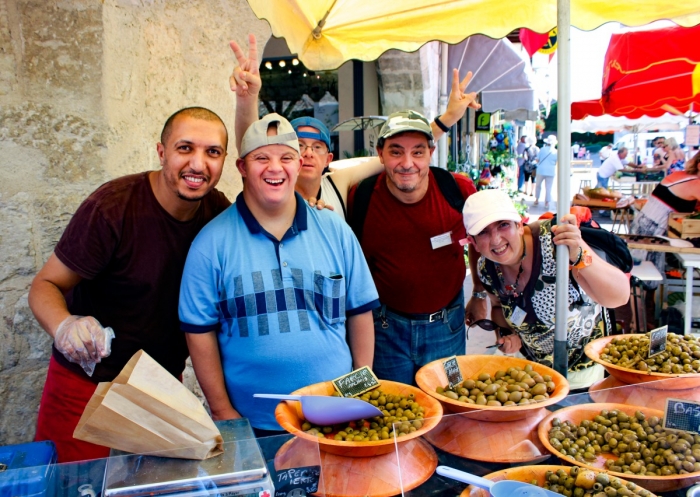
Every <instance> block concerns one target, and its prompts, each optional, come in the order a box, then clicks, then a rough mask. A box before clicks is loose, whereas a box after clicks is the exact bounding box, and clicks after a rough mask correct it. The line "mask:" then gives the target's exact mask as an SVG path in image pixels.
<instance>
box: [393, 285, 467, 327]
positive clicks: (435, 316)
mask: <svg viewBox="0 0 700 497" xmlns="http://www.w3.org/2000/svg"><path fill="white" fill-rule="evenodd" d="M461 296H462V291H461V290H460V291H459V293H457V295H456V296H455V298H453V299H452V301H451V302H450V303H449V304H447V305H446V306H445V307H443V308H442V309H440V310H439V311H435V312H431V313H427V314H410V313H408V312H401V311H397V310H396V309H392V308H391V307H387V308H386V310H387V311H388V312H391V313H392V314H397V315H399V316H402V317H405V318H408V319H411V320H413V321H428V322H429V323H434V322H435V321H439V320H441V319H442V320H444V319H446V318H447V312H448V310H450V309H452V308H453V307H456V306H457V305H460V304H459V302H458V300H459V298H460V297H461Z"/></svg>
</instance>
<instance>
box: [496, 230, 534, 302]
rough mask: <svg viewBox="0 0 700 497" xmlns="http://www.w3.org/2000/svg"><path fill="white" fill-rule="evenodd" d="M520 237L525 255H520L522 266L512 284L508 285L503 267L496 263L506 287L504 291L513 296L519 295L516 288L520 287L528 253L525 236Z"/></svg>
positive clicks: (499, 275)
mask: <svg viewBox="0 0 700 497" xmlns="http://www.w3.org/2000/svg"><path fill="white" fill-rule="evenodd" d="M520 239H521V240H522V244H523V255H521V256H520V267H519V268H518V275H517V276H516V277H515V281H514V282H513V284H512V285H506V282H505V279H504V278H503V270H502V269H501V265H500V264H498V263H495V266H496V272H497V274H498V279H499V280H500V281H501V286H502V287H503V288H504V293H505V294H506V295H508V296H512V297H517V296H518V292H517V291H516V290H517V288H518V283H519V282H520V275H521V274H523V261H524V260H525V256H526V255H527V250H526V249H527V247H526V246H525V236H524V235H523V236H521V237H520Z"/></svg>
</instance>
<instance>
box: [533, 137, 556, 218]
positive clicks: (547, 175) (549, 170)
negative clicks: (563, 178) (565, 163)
mask: <svg viewBox="0 0 700 497" xmlns="http://www.w3.org/2000/svg"><path fill="white" fill-rule="evenodd" d="M556 146H557V137H556V136H554V135H549V136H548V137H547V138H545V139H544V146H543V147H542V150H540V153H539V154H538V155H537V177H536V178H535V203H534V204H533V205H538V204H539V203H540V191H541V189H542V182H543V181H544V190H545V194H544V208H545V209H549V203H550V202H551V201H552V186H554V175H555V174H556V172H557V147H556Z"/></svg>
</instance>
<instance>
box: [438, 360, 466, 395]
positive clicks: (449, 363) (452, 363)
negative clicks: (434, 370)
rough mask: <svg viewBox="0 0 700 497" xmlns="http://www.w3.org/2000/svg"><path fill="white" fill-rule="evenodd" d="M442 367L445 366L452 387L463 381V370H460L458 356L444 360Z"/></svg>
mask: <svg viewBox="0 0 700 497" xmlns="http://www.w3.org/2000/svg"><path fill="white" fill-rule="evenodd" d="M442 367H444V368H445V374H446V375H447V381H448V382H449V383H450V387H453V386H455V385H458V384H460V383H462V381H463V379H462V372H461V371H460V370H459V364H458V363H457V357H455V356H452V357H448V358H447V359H445V360H444V361H442Z"/></svg>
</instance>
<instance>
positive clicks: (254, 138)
mask: <svg viewBox="0 0 700 497" xmlns="http://www.w3.org/2000/svg"><path fill="white" fill-rule="evenodd" d="M270 125H276V126H277V134H276V135H271V136H268V134H267V128H269V127H270ZM278 144H279V145H287V146H288V147H290V148H293V149H294V150H296V151H297V153H298V154H300V152H299V138H298V137H297V134H296V133H295V132H294V128H293V127H292V125H291V124H289V121H287V120H286V119H285V118H284V117H282V116H280V115H279V114H274V113H273V114H268V115H266V116H265V117H263V118H262V119H260V120H259V121H255V122H254V123H253V124H251V125H250V127H249V128H248V129H247V130H246V132H245V134H244V135H243V140H242V142H241V151H240V157H241V158H243V157H245V156H246V155H248V154H249V153H250V152H252V151H253V150H256V149H258V148H260V147H265V146H267V145H278ZM300 155H301V154H300Z"/></svg>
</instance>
